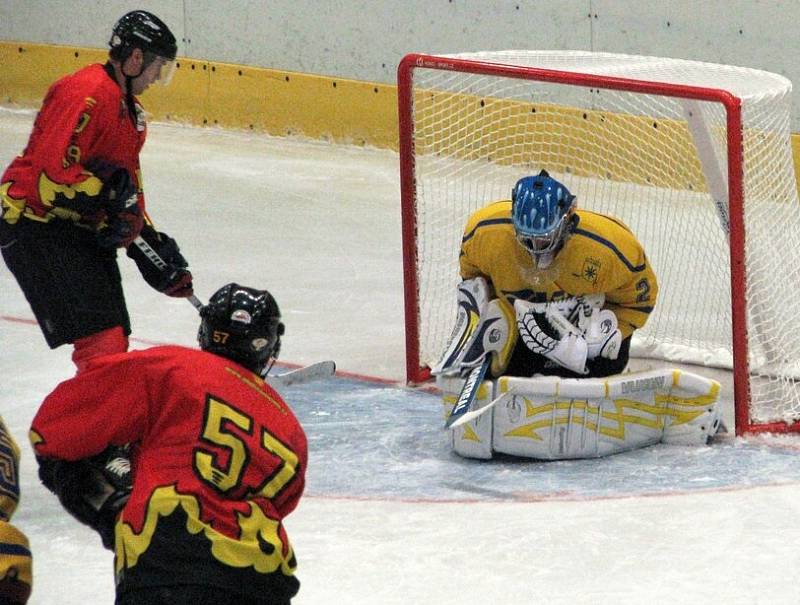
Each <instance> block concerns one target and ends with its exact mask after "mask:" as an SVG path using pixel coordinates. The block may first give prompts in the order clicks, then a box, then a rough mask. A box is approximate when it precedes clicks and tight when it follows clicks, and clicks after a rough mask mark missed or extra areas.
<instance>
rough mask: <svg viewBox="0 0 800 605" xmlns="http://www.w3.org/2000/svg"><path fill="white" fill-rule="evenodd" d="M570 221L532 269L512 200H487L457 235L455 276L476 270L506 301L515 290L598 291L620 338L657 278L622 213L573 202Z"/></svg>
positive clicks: (636, 324)
mask: <svg viewBox="0 0 800 605" xmlns="http://www.w3.org/2000/svg"><path fill="white" fill-rule="evenodd" d="M576 215H577V219H578V221H577V225H576V226H575V228H574V229H573V232H572V235H571V237H569V238H568V239H567V241H566V243H565V244H564V247H563V248H562V249H561V251H560V252H559V253H558V254H557V255H556V257H555V260H554V261H553V263H552V264H551V265H550V266H549V267H547V268H546V269H537V268H536V267H535V266H534V264H533V259H532V258H531V256H530V253H529V252H528V251H527V250H526V249H525V248H524V247H523V246H522V245H521V244H520V243H519V242H518V241H517V239H516V234H515V231H514V225H513V223H512V221H511V202H510V201H500V202H495V203H493V204H490V205H488V206H486V207H484V208H482V209H480V210H478V211H477V212H475V213H474V214H472V216H470V218H469V220H468V221H467V226H466V228H465V230H464V237H463V239H462V241H461V256H460V265H461V277H462V278H464V279H470V278H473V277H478V276H483V277H485V278H487V279H488V280H489V281H491V283H492V285H493V287H494V290H495V293H496V294H497V295H498V296H502V297H504V298H505V299H506V300H508V302H509V303H511V305H512V306H513V304H514V300H515V299H516V298H522V299H524V300H528V301H531V302H548V301H552V300H559V299H562V298H566V297H570V296H581V295H585V294H605V300H606V302H605V308H608V309H611V310H612V311H614V313H615V314H616V316H617V319H618V320H619V329H620V332H622V336H623V338H627V337H628V336H630V335H631V334H632V333H633V331H634V330H635V329H638V328H640V327H642V326H643V325H644V323H645V322H646V321H647V317H648V315H649V314H650V312H651V311H652V310H653V305H655V302H656V297H657V296H658V282H657V281H656V276H655V273H653V269H652V267H651V266H650V264H649V263H648V262H647V257H646V256H645V253H644V250H643V249H642V246H641V244H640V243H639V242H638V241H637V239H636V237H635V236H634V235H633V233H631V231H630V230H629V229H628V227H626V226H625V225H624V224H623V223H622V222H621V221H618V220H616V219H613V218H611V217H608V216H605V215H602V214H597V213H594V212H589V211H587V210H578V211H577V212H576Z"/></svg>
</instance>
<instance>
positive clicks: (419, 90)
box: [398, 51, 800, 434]
mask: <svg viewBox="0 0 800 605" xmlns="http://www.w3.org/2000/svg"><path fill="white" fill-rule="evenodd" d="M790 96H791V84H790V82H789V81H788V80H787V79H786V78H784V77H782V76H779V75H776V74H772V73H767V72H763V71H759V70H753V69H746V68H740V67H732V66H725V65H714V64H708V63H700V62H695V61H685V60H677V59H663V58H654V57H641V56H628V55H618V54H607V53H592V52H577V51H572V52H568V51H560V52H556V51H499V52H481V53H470V54H460V55H448V56H429V55H408V56H406V57H405V58H404V59H403V61H402V62H401V64H400V66H399V68H398V97H399V118H400V156H401V192H402V205H403V242H404V244H403V245H404V272H405V294H406V309H405V311H406V355H407V378H408V380H409V381H410V382H421V381H424V380H425V379H426V377H427V370H426V368H427V367H428V366H430V365H432V364H433V363H435V362H436V361H437V360H438V358H439V356H440V355H441V353H442V350H443V348H444V346H445V345H446V342H447V338H448V336H449V333H450V330H451V329H452V327H453V324H454V322H455V312H456V304H455V290H456V285H457V283H458V281H459V279H460V278H459V273H458V251H459V245H460V241H461V235H462V231H463V228H464V224H465V221H466V219H467V216H468V215H469V214H470V213H471V212H472V211H474V210H476V209H478V208H479V207H481V206H483V205H485V204H487V203H489V202H491V201H494V200H499V199H509V198H510V192H511V188H512V186H513V184H514V183H515V182H516V180H517V179H518V178H520V177H521V176H525V175H528V174H532V173H537V172H538V171H539V170H540V169H546V170H547V171H548V172H550V174H551V175H552V176H554V177H555V178H557V179H559V180H560V181H562V182H564V183H565V184H566V185H567V187H568V188H569V189H570V190H571V191H572V193H574V194H576V195H577V198H578V206H579V207H581V208H585V209H589V210H594V211H598V212H602V213H607V214H611V215H613V216H615V217H617V218H619V219H621V220H622V221H624V222H625V223H627V225H628V226H629V227H630V228H631V229H632V231H633V232H634V233H635V234H636V235H637V237H638V238H639V240H640V241H641V242H642V244H643V245H644V248H645V250H646V252H647V255H648V258H649V260H650V262H651V264H652V265H653V267H654V270H655V272H656V275H657V277H658V279H659V286H660V293H659V298H658V301H657V304H656V307H655V310H654V312H653V313H652V314H651V316H650V319H649V320H648V322H647V324H646V326H645V327H644V328H643V329H641V330H639V331H637V332H636V333H635V336H634V341H633V346H632V355H633V356H634V357H649V358H655V359H662V360H668V361H671V362H680V363H691V364H698V365H704V366H711V367H716V368H727V369H730V370H732V372H733V391H734V398H735V416H736V432H737V434H742V433H746V432H756V431H785V430H792V431H797V430H800V423H798V420H800V337H799V335H800V206H799V205H798V198H797V192H796V185H795V176H794V168H793V161H792V150H791V140H790V130H789V126H790V123H789V117H790V109H791V105H790Z"/></svg>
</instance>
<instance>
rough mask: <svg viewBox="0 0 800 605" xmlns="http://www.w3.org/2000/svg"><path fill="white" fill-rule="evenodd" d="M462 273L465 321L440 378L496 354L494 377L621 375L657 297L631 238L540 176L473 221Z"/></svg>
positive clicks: (461, 315)
mask: <svg viewBox="0 0 800 605" xmlns="http://www.w3.org/2000/svg"><path fill="white" fill-rule="evenodd" d="M460 266H461V277H462V278H463V280H464V281H463V282H461V284H460V285H459V293H458V299H459V319H458V323H457V325H456V329H455V330H454V333H453V338H452V339H451V342H450V345H449V346H448V348H447V350H446V351H445V354H444V355H443V357H442V360H441V362H440V363H439V364H437V366H436V367H434V368H433V373H434V374H437V375H440V374H443V375H448V374H453V373H461V374H464V373H465V371H468V370H469V369H470V368H471V367H474V366H475V365H478V364H479V363H480V361H481V359H482V357H483V355H485V354H489V353H490V352H491V354H492V364H491V373H492V374H493V375H494V376H495V377H497V376H500V375H511V376H532V375H534V374H546V375H555V376H563V377H575V378H580V377H604V376H610V375H612V374H619V373H621V372H622V371H623V370H624V369H625V367H626V365H627V363H628V356H629V350H630V341H631V335H632V334H633V332H634V330H636V329H638V328H640V327H642V326H643V325H644V323H645V322H646V321H647V317H648V315H649V313H650V311H652V309H653V306H654V305H655V302H656V296H657V294H658V283H657V281H656V276H655V274H654V273H653V270H652V268H651V266H650V264H649V263H648V261H647V257H646V255H645V252H644V250H643V249H642V246H641V244H640V243H639V242H638V241H637V239H636V237H635V236H634V234H633V233H631V231H630V230H629V229H628V228H627V227H626V226H625V225H624V224H623V223H622V222H620V221H619V220H617V219H614V218H612V217H609V216H605V215H602V214H597V213H595V212H590V211H588V210H578V209H576V203H575V196H574V195H572V194H571V193H570V192H569V190H568V189H567V188H566V187H565V186H564V185H563V184H562V183H560V182H558V181H557V180H555V179H554V178H552V177H551V176H550V175H549V174H548V173H547V172H546V171H544V170H542V171H541V172H540V173H539V174H538V175H536V176H526V177H524V178H522V179H520V180H519V181H518V182H517V183H516V185H515V186H514V188H513V191H512V194H511V200H503V201H498V202H494V203H491V204H489V205H488V206H486V207H484V208H482V209H480V210H478V211H477V212H475V213H474V214H472V216H470V218H469V219H468V221H467V225H466V228H465V230H464V237H463V239H462V242H461V254H460ZM487 324H488V325H487Z"/></svg>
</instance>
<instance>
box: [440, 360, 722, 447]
mask: <svg viewBox="0 0 800 605" xmlns="http://www.w3.org/2000/svg"><path fill="white" fill-rule="evenodd" d="M463 382H464V381H463V379H461V378H457V377H440V381H439V386H440V387H441V388H442V393H443V398H444V403H445V413H446V414H449V412H450V409H451V408H452V406H453V403H454V401H455V399H456V398H457V397H458V393H459V392H460V390H461V386H462V384H463ZM719 388H720V385H719V383H718V382H716V381H715V380H710V379H707V378H704V377H702V376H698V375H696V374H692V373H690V372H684V371H683V370H678V369H663V370H652V371H647V372H640V373H628V374H619V375H616V376H610V377H608V378H558V377H552V376H542V377H535V378H514V377H507V376H503V377H501V378H499V379H497V380H486V381H484V383H483V384H482V385H481V387H480V389H479V390H478V396H477V398H476V400H475V402H474V403H473V404H472V407H471V409H472V410H475V409H479V408H482V407H484V406H486V405H488V404H489V403H490V402H492V401H493V400H494V399H495V398H497V397H499V396H501V395H503V394H504V393H506V396H505V397H504V398H503V399H502V400H500V401H499V402H497V404H496V405H494V406H492V407H491V409H489V410H487V411H486V413H484V414H482V415H480V416H478V417H477V418H475V419H474V420H472V421H470V422H468V423H466V424H464V425H462V426H459V427H456V428H454V429H452V430H451V431H450V433H451V435H450V438H451V444H452V447H453V449H454V451H455V452H456V453H458V454H459V455H461V456H464V457H467V458H485V459H486V458H491V457H492V453H493V452H498V453H503V454H511V455H514V456H521V457H526V458H537V459H544V460H560V459H569V458H598V457H601V456H608V455H610V454H616V453H619V452H624V451H627V450H632V449H636V448H641V447H646V446H649V445H653V444H656V443H671V444H685V445H700V444H705V443H707V442H708V439H709V438H710V437H712V436H713V435H714V434H716V432H717V430H718V428H719V425H720V413H719V409H718V404H717V398H718V396H719ZM509 391H510V392H509Z"/></svg>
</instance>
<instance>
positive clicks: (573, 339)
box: [514, 298, 588, 374]
mask: <svg viewBox="0 0 800 605" xmlns="http://www.w3.org/2000/svg"><path fill="white" fill-rule="evenodd" d="M514 310H515V311H516V314H517V328H518V329H519V334H520V337H521V338H522V342H524V343H525V345H526V346H527V347H528V348H529V349H530V350H531V351H533V352H534V353H537V354H539V355H542V356H544V357H546V358H547V359H549V360H551V361H554V362H556V363H557V364H558V365H560V366H562V367H565V368H567V369H568V370H570V371H572V372H575V373H576V374H587V373H588V370H587V369H586V358H587V355H588V345H587V343H586V339H585V338H584V336H583V334H581V333H580V331H579V330H578V328H577V327H575V326H574V325H572V324H571V323H570V321H569V319H567V317H566V316H565V315H563V314H562V312H561V310H560V309H559V308H558V306H557V303H531V302H528V301H526V300H522V299H521V298H518V299H517V300H516V301H514Z"/></svg>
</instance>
